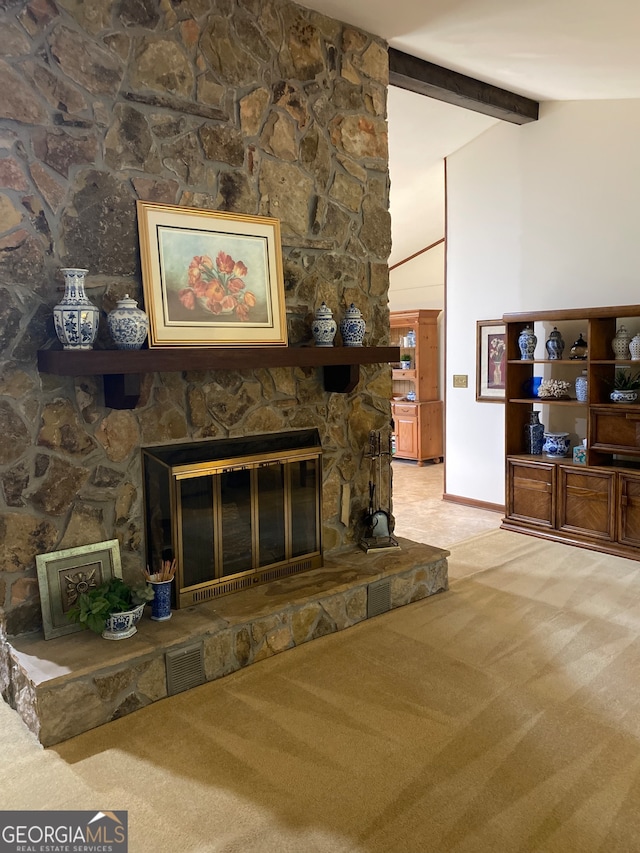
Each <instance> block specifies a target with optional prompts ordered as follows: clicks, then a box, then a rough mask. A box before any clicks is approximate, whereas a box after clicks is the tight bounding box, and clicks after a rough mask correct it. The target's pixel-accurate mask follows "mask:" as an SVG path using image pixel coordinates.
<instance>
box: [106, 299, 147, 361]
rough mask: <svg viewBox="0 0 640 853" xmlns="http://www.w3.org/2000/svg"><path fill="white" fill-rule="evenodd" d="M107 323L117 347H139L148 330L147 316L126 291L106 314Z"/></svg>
mask: <svg viewBox="0 0 640 853" xmlns="http://www.w3.org/2000/svg"><path fill="white" fill-rule="evenodd" d="M107 325H108V327H109V333H110V335H111V337H112V338H113V341H114V343H115V345H116V346H117V348H118V349H140V347H141V346H142V344H143V343H144V342H145V339H146V337H147V334H148V332H149V318H148V317H147V315H146V314H145V313H144V311H142V310H141V309H140V308H138V303H137V302H136V301H135V299H131V297H130V296H129V294H128V293H127V294H126V295H125V297H124V299H118V304H117V306H116V307H115V308H114V309H113V311H110V312H109V313H108V314H107Z"/></svg>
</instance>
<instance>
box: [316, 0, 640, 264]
mask: <svg viewBox="0 0 640 853" xmlns="http://www.w3.org/2000/svg"><path fill="white" fill-rule="evenodd" d="M302 5H304V6H307V7H308V8H312V9H315V10H316V11H318V12H321V13H323V14H325V15H329V16H330V17H332V18H336V19H338V20H342V21H345V22H346V23H349V24H353V25H354V26H357V27H360V28H361V29H364V30H367V31H368V32H371V33H374V34H375V35H378V36H380V37H381V38H383V39H385V40H386V41H388V42H389V44H390V45H391V46H392V47H395V48H397V49H398V50H401V51H403V52H405V53H408V54H411V55H413V56H417V57H419V58H421V59H426V60H428V61H430V62H433V63H435V64H437V65H441V66H443V67H445V68H449V69H451V70H453V71H458V72H461V73H463V74H466V75H468V76H470V77H475V78H477V79H478V80H482V81H484V82H486V83H491V84H493V85H495V86H499V87H500V88H503V89H508V90H509V91H512V92H515V93H517V94H520V95H525V96H528V97H530V98H533V99H534V100H537V101H548V100H551V101H562V100H593V99H620V98H640V3H638V2H637V0H609V2H607V3H603V2H602V0H394V2H389V0H348V2H346V3H345V2H344V0H302ZM388 112H389V152H390V162H389V170H390V175H391V217H392V237H393V249H392V254H391V257H390V259H389V263H390V264H393V263H397V262H398V261H399V260H402V259H404V258H406V257H408V256H409V255H411V254H413V253H414V252H416V251H419V250H420V249H421V248H423V247H424V246H427V245H429V244H431V243H433V242H435V240H437V239H439V238H440V237H442V236H443V234H444V230H443V229H444V214H443V203H444V190H443V177H442V176H443V158H444V157H446V156H447V155H448V154H451V153H453V151H455V150H457V149H458V148H460V147H462V146H463V145H465V144H466V143H467V142H468V141H470V140H471V139H473V138H474V137H475V136H477V135H478V134H480V133H482V132H484V131H485V130H486V129H487V127H490V126H491V124H493V123H494V122H495V119H488V118H487V117H485V116H481V115H480V114H478V113H472V112H469V111H467V110H462V109H461V108H459V107H454V106H451V105H449V104H443V103H441V102H439V101H435V100H433V99H431V98H426V97H424V96H422V95H415V94H412V93H409V92H405V91H403V90H400V89H397V88H395V87H392V88H391V89H390V91H389V107H388ZM434 235H437V236H434Z"/></svg>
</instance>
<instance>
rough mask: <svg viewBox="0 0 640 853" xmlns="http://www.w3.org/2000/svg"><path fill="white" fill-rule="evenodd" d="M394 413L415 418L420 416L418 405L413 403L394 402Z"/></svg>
mask: <svg viewBox="0 0 640 853" xmlns="http://www.w3.org/2000/svg"><path fill="white" fill-rule="evenodd" d="M393 414H394V415H396V416H402V417H404V418H415V417H417V416H418V407H417V406H416V405H415V404H411V403H406V404H405V403H394V404H393Z"/></svg>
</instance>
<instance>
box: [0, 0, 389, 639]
mask: <svg viewBox="0 0 640 853" xmlns="http://www.w3.org/2000/svg"><path fill="white" fill-rule="evenodd" d="M0 57H1V58H0V348H1V351H2V362H1V363H0V394H1V398H0V431H1V433H2V441H1V442H0V486H1V488H0V607H2V608H3V614H4V617H3V622H4V625H5V630H6V631H7V633H9V634H18V633H21V632H24V631H27V630H32V629H33V628H35V627H37V626H38V624H39V622H40V604H39V598H38V584H37V577H36V570H35V555H36V554H38V553H43V552H47V551H52V550H57V549H60V548H67V547H73V546H76V545H83V544H88V543H91V542H96V541H101V540H103V539H109V538H112V537H117V538H118V539H119V540H120V544H121V550H122V558H123V566H124V571H125V577H127V576H131V575H133V574H134V573H139V572H141V571H142V568H143V559H144V556H143V555H144V541H143V526H142V506H141V498H142V492H141V478H140V452H139V449H140V446H141V445H145V444H153V443H158V442H163V443H164V442H168V441H172V440H175V441H181V440H186V439H191V438H193V439H205V438H211V439H215V438H217V437H226V436H234V435H241V434H256V433H261V432H272V431H278V430H285V429H296V428H303V427H312V426H315V427H318V429H319V430H320V434H321V438H322V443H323V448H324V510H323V512H324V523H323V529H324V539H325V548H326V549H327V550H329V551H330V550H332V549H336V548H338V547H340V546H342V545H344V544H347V543H349V542H350V541H352V540H353V539H354V537H355V536H356V535H357V525H358V524H359V523H361V520H362V516H363V513H364V510H365V508H366V504H367V480H368V473H367V471H366V470H365V467H366V466H364V465H363V448H364V446H365V443H366V439H367V435H368V432H369V430H370V429H377V428H380V427H382V426H384V425H385V424H387V423H388V421H389V417H390V411H389V403H388V399H389V396H390V371H389V368H388V367H387V366H373V367H367V368H364V369H363V371H362V374H361V375H362V378H361V382H360V385H359V387H358V388H357V389H356V391H354V392H353V393H351V394H348V395H340V394H327V393H325V392H324V390H323V388H322V385H321V375H320V371H318V370H306V369H298V368H294V369H274V370H270V369H266V368H265V369H261V370H256V371H244V372H238V371H236V370H234V369H233V354H232V352H230V353H229V367H230V369H229V370H228V371H216V372H208V373H198V374H196V373H183V374H181V373H171V374H150V375H147V376H145V377H144V381H143V393H142V396H141V399H140V402H139V404H138V406H137V407H136V408H135V409H134V410H131V411H115V410H113V411H112V410H110V409H107V408H105V406H104V400H103V396H102V385H101V380H100V378H99V377H69V378H66V377H55V376H48V375H44V374H43V375H40V374H39V373H38V371H37V367H36V358H37V350H38V349H40V348H43V347H45V346H48V345H50V344H51V342H52V340H53V339H54V338H55V335H54V332H53V324H52V320H51V309H52V307H53V305H55V304H56V302H57V301H58V300H59V298H60V296H61V292H62V279H61V276H60V273H59V269H60V267H64V266H79V267H86V268H88V269H89V271H90V274H89V276H88V279H87V285H88V287H87V293H88V296H89V297H90V299H91V300H92V301H93V302H94V303H95V304H97V305H98V306H99V307H100V309H101V312H102V314H101V328H100V333H99V340H98V342H97V344H96V346H97V347H99V348H103V349H104V348H106V349H108V348H112V347H113V344H112V343H111V342H110V340H109V337H108V334H107V329H106V321H105V316H106V313H107V312H108V311H109V310H111V308H113V307H114V305H115V303H116V301H117V299H118V298H121V297H122V296H123V295H124V294H125V293H129V294H131V295H132V296H134V297H135V298H137V299H138V300H139V302H140V303H142V289H141V275H140V261H139V252H138V234H137V222H136V208H135V202H136V199H146V200H151V201H160V202H166V203H171V204H180V205H185V206H192V207H204V208H210V209H216V210H229V211H236V212H241V213H248V214H259V215H268V216H275V217H277V218H279V219H280V220H281V228H282V240H283V247H282V248H283V260H284V276H285V289H286V307H287V323H288V330H289V341H290V344H292V345H296V344H300V343H304V342H306V341H308V340H309V338H310V322H311V318H312V316H313V312H314V311H315V309H316V307H317V306H318V305H319V304H320V302H321V301H322V300H324V301H326V302H327V304H328V305H329V306H330V307H331V308H332V309H333V311H334V313H335V314H336V315H337V316H338V318H339V316H341V315H342V313H343V312H344V309H345V307H346V306H347V305H348V304H349V303H351V302H355V303H356V304H357V305H358V307H360V308H361V310H362V312H363V315H364V317H365V320H366V322H367V330H368V331H367V336H366V338H365V344H366V343H370V344H382V345H383V344H386V343H387V342H388V309H387V290H388V272H387V264H386V259H387V256H388V253H389V249H390V222H389V213H388V172H387V131H386V120H385V117H386V85H387V79H388V64H387V53H386V46H385V44H384V43H382V42H380V41H379V40H377V39H375V38H372V37H370V36H369V35H367V34H366V33H363V32H360V31H357V30H354V29H353V28H350V27H347V26H345V25H342V24H340V23H338V22H336V21H333V20H331V19H328V18H326V17H323V16H320V15H318V14H316V13H313V12H311V11H309V10H306V9H303V8H301V7H298V6H296V5H294V4H292V3H289V2H285V1H284V0H282V2H281V0H112V2H109V0H55V2H54V0H32V1H31V2H28V3H27V2H20V0H17V1H16V0H0ZM347 519H348V524H346V525H345V524H343V521H345V520H347Z"/></svg>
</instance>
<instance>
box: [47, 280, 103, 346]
mask: <svg viewBox="0 0 640 853" xmlns="http://www.w3.org/2000/svg"><path fill="white" fill-rule="evenodd" d="M60 272H61V273H62V275H63V276H64V296H63V297H62V299H61V300H60V302H58V304H57V305H55V306H54V308H53V324H54V326H55V330H56V335H57V336H58V340H59V341H60V343H61V344H62V347H63V349H75V350H86V349H93V343H94V341H95V339H96V335H97V334H98V322H99V319H100V312H99V311H98V309H97V308H96V306H95V305H94V304H93V303H92V302H90V301H89V299H88V298H87V295H86V294H85V292H84V279H85V276H86V274H87V273H88V272H89V270H83V269H78V268H77V267H64V269H61V270H60Z"/></svg>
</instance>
